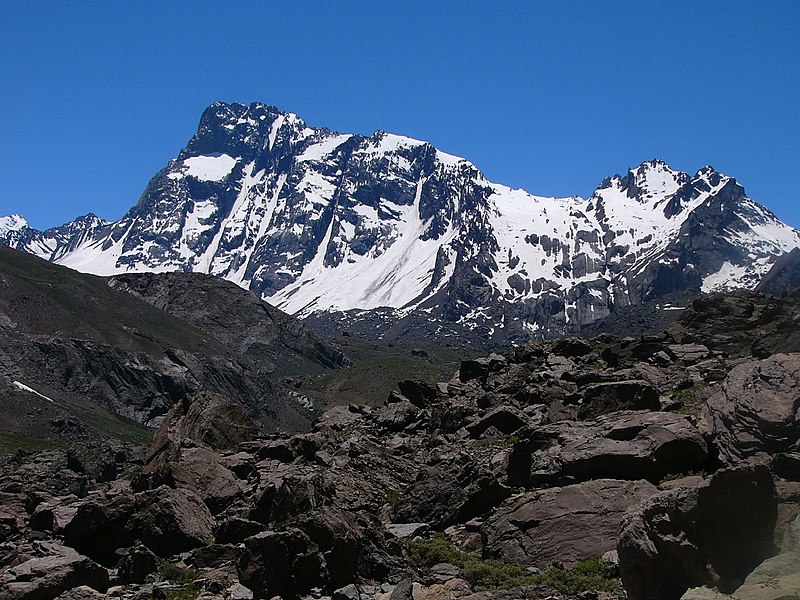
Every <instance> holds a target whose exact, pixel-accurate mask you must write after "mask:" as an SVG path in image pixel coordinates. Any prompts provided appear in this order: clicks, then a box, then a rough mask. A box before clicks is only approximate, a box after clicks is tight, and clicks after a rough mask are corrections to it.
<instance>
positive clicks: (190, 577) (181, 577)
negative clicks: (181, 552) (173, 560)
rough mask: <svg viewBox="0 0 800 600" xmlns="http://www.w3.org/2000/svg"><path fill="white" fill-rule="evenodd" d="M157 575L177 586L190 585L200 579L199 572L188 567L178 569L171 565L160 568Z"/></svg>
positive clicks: (176, 566)
mask: <svg viewBox="0 0 800 600" xmlns="http://www.w3.org/2000/svg"><path fill="white" fill-rule="evenodd" d="M159 573H160V575H161V577H162V578H163V579H165V580H166V581H169V582H170V583H177V584H183V583H192V582H193V581H195V580H197V579H200V577H201V574H200V571H197V570H195V569H190V568H189V567H179V566H178V565H173V564H168V565H165V566H163V567H161V570H160V571H159Z"/></svg>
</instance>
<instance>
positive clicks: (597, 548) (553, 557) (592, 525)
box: [482, 479, 658, 568]
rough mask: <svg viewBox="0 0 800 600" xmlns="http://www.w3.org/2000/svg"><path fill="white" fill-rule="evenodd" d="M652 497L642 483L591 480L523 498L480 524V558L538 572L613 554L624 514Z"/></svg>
mask: <svg viewBox="0 0 800 600" xmlns="http://www.w3.org/2000/svg"><path fill="white" fill-rule="evenodd" d="M657 492H658V490H657V489H656V488H655V486H653V485H652V484H650V483H648V482H646V481H617V480H613V479H595V480H593V481H588V482H586V483H580V484H576V485H570V486H566V487H563V488H558V487H556V488H549V489H546V490H542V491H537V492H530V493H528V494H524V495H522V496H521V497H520V498H517V499H516V500H514V501H513V502H511V503H510V504H506V505H503V506H502V507H500V509H498V511H497V512H496V513H495V514H494V515H493V517H492V518H491V520H489V521H488V522H487V523H486V525H485V526H484V528H483V531H482V534H483V536H484V538H485V540H486V542H485V552H487V553H488V554H489V556H492V557H497V558H502V559H503V560H506V561H509V562H516V563H521V564H528V565H533V566H537V567H540V568H546V567H547V566H549V565H550V563H551V562H553V561H559V562H563V563H565V564H568V565H569V564H574V563H575V562H577V561H578V560H581V559H585V558H589V557H590V556H600V555H602V554H603V553H605V552H607V551H608V550H612V549H613V548H615V546H616V543H617V534H618V533H619V527H620V522H621V521H622V517H623V515H624V513H625V511H626V510H627V509H628V508H630V507H631V506H633V505H636V504H638V503H640V502H642V501H644V500H647V499H649V498H650V497H651V496H653V495H654V494H656V493H657Z"/></svg>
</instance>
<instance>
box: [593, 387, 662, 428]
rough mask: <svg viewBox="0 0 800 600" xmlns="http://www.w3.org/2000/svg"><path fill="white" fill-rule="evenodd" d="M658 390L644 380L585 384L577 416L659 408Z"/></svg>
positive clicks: (595, 415) (595, 416) (596, 415)
mask: <svg viewBox="0 0 800 600" xmlns="http://www.w3.org/2000/svg"><path fill="white" fill-rule="evenodd" d="M660 408H661V404H660V402H659V394H658V390H657V389H655V388H654V387H653V386H652V385H650V384H649V383H648V382H646V381H613V382H608V383H596V384H594V385H589V386H586V387H585V388H584V390H583V397H582V403H581V406H580V409H579V410H578V418H580V419H594V418H597V417H599V416H600V415H603V414H606V413H610V412H614V411H617V410H659V409H660Z"/></svg>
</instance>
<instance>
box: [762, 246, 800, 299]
mask: <svg viewBox="0 0 800 600" xmlns="http://www.w3.org/2000/svg"><path fill="white" fill-rule="evenodd" d="M798 287H800V248H795V249H794V250H792V251H791V252H789V253H787V254H784V255H783V256H781V257H780V258H778V260H776V261H775V264H774V265H772V268H771V269H770V270H769V272H768V273H767V274H766V275H764V277H763V278H762V279H761V283H759V284H758V287H756V291H757V292H760V293H762V294H772V295H773V296H783V295H786V294H788V293H790V292H791V291H793V290H796V289H797V288H798Z"/></svg>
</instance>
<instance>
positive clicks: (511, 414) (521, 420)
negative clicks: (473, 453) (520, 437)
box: [466, 406, 527, 438]
mask: <svg viewBox="0 0 800 600" xmlns="http://www.w3.org/2000/svg"><path fill="white" fill-rule="evenodd" d="M526 422H527V419H526V418H525V415H524V414H523V413H522V412H520V411H518V410H516V409H514V408H512V407H507V406H500V407H498V408H495V409H493V410H490V411H489V412H488V413H486V414H485V415H483V416H482V417H480V418H478V419H476V420H475V421H474V422H472V423H469V424H467V426H466V430H467V431H468V432H469V434H470V435H471V436H472V437H474V438H478V437H480V436H481V435H482V434H483V432H485V431H486V430H487V429H489V428H490V427H494V428H495V429H497V430H498V431H499V432H501V433H505V434H510V433H514V432H515V431H517V430H518V429H519V428H520V427H524V426H525V424H526Z"/></svg>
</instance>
